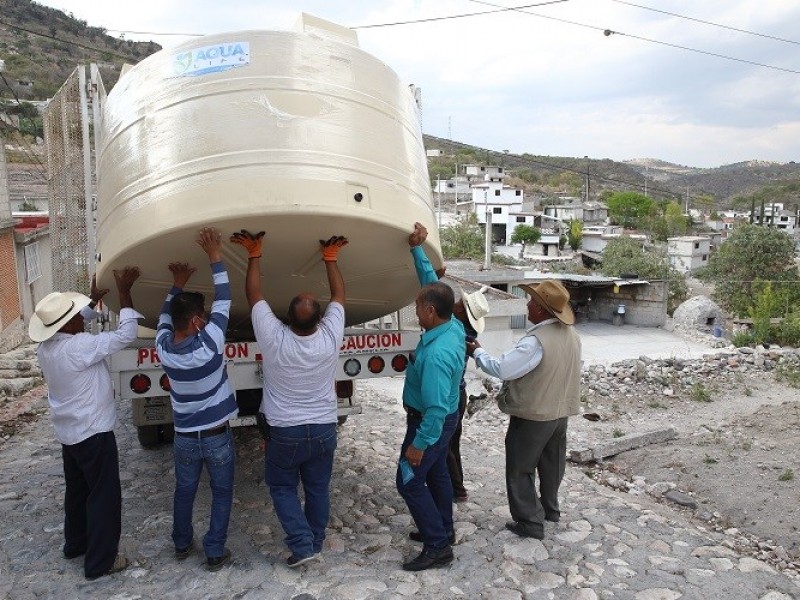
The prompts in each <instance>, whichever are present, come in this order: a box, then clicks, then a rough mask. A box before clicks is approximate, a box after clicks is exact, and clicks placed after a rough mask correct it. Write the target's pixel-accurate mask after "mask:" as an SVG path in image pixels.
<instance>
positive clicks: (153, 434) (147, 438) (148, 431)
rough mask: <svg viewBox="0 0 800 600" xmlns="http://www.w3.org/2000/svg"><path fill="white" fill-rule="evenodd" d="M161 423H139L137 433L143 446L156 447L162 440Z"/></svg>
mask: <svg viewBox="0 0 800 600" xmlns="http://www.w3.org/2000/svg"><path fill="white" fill-rule="evenodd" d="M160 428H161V426H160V425H139V426H138V427H137V428H136V435H137V436H138V438H139V443H140V444H141V445H142V448H155V447H156V446H158V444H159V442H161V435H160V431H159V429H160Z"/></svg>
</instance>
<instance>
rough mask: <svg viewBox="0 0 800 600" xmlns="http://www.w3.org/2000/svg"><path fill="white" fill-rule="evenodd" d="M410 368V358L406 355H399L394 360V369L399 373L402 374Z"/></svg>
mask: <svg viewBox="0 0 800 600" xmlns="http://www.w3.org/2000/svg"><path fill="white" fill-rule="evenodd" d="M407 366H408V358H407V357H406V355H405V354H397V355H395V357H394V358H393V359H392V368H393V369H394V370H395V371H397V372H398V373H402V372H403V371H405V370H406V367H407Z"/></svg>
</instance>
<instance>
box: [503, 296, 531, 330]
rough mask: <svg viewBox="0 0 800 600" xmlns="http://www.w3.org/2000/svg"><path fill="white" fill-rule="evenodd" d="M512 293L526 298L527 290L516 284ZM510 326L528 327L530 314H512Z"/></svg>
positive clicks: (517, 327)
mask: <svg viewBox="0 0 800 600" xmlns="http://www.w3.org/2000/svg"><path fill="white" fill-rule="evenodd" d="M511 293H512V294H513V295H514V296H515V297H517V298H525V297H526V295H527V294H525V290H523V289H522V288H520V287H517V286H516V285H513V286H511ZM508 326H509V327H510V328H511V329H526V328H527V326H528V315H527V314H525V315H512V316H511V317H510V318H509V323H508Z"/></svg>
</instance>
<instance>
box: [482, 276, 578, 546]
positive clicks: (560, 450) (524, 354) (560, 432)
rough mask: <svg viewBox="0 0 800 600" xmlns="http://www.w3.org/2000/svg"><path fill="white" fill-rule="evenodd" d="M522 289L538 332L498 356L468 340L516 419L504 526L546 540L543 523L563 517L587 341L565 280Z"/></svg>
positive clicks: (510, 436)
mask: <svg viewBox="0 0 800 600" xmlns="http://www.w3.org/2000/svg"><path fill="white" fill-rule="evenodd" d="M520 287H521V288H522V289H523V290H525V292H526V293H527V294H528V295H529V296H530V300H529V301H528V320H529V321H530V322H531V323H533V327H531V328H530V329H528V331H527V332H526V334H525V336H523V337H522V338H521V339H520V340H519V342H517V345H516V346H515V347H514V348H512V349H511V350H509V351H507V352H505V353H504V354H503V355H502V356H500V357H499V358H495V357H494V356H491V355H490V354H489V353H488V352H486V351H485V350H484V349H483V348H481V347H480V344H479V343H478V342H468V343H467V351H468V352H469V354H470V355H471V356H473V357H474V358H475V362H476V363H477V365H478V367H479V368H480V369H481V370H483V371H485V372H486V373H488V374H489V375H492V376H494V377H498V378H500V379H502V380H503V382H504V383H503V387H502V389H501V390H500V392H499V393H498V395H497V402H498V406H499V408H500V410H501V411H503V412H504V413H506V414H508V415H509V416H510V419H509V423H508V431H507V432H506V444H505V445H506V490H507V492H508V505H509V509H510V510H511V518H512V519H513V521H512V522H509V523H507V524H506V528H507V529H508V530H509V531H511V532H513V533H515V534H516V535H518V536H521V537H533V538H537V539H540V540H541V539H543V538H544V521H545V520H547V521H552V522H556V521H558V520H559V518H560V515H561V513H560V511H559V507H558V488H559V486H560V485H561V480H562V479H563V477H564V470H565V468H566V453H567V419H568V418H569V416H571V415H575V414H578V407H579V403H580V378H581V341H580V338H579V337H578V334H577V333H576V332H575V329H574V328H573V327H572V324H573V323H574V322H575V315H574V314H573V312H572V308H571V307H570V305H569V292H568V291H567V289H566V288H565V287H564V286H563V285H562V284H561V283H560V282H558V281H554V280H547V281H543V282H541V283H538V284H533V285H521V286H520ZM537 473H538V475H539V491H538V493H537V490H536V474H537Z"/></svg>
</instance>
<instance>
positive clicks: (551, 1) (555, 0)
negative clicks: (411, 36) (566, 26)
mask: <svg viewBox="0 0 800 600" xmlns="http://www.w3.org/2000/svg"><path fill="white" fill-rule="evenodd" d="M568 1H569V0H549V1H548V2H539V3H537V4H526V5H524V6H514V7H506V6H502V7H496V10H486V11H482V12H474V13H463V14H460V15H447V16H444V17H429V18H427V19H414V20H412V21H396V22H394V23H376V24H373V25H354V26H352V27H350V29H373V28H376V27H394V26H395V25H412V24H414V23H431V22H433V21H449V20H450V19H462V18H464V17H477V16H481V15H490V14H493V13H500V12H508V11H513V10H521V9H523V8H533V7H534V6H546V5H548V4H560V3H561V2H568Z"/></svg>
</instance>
